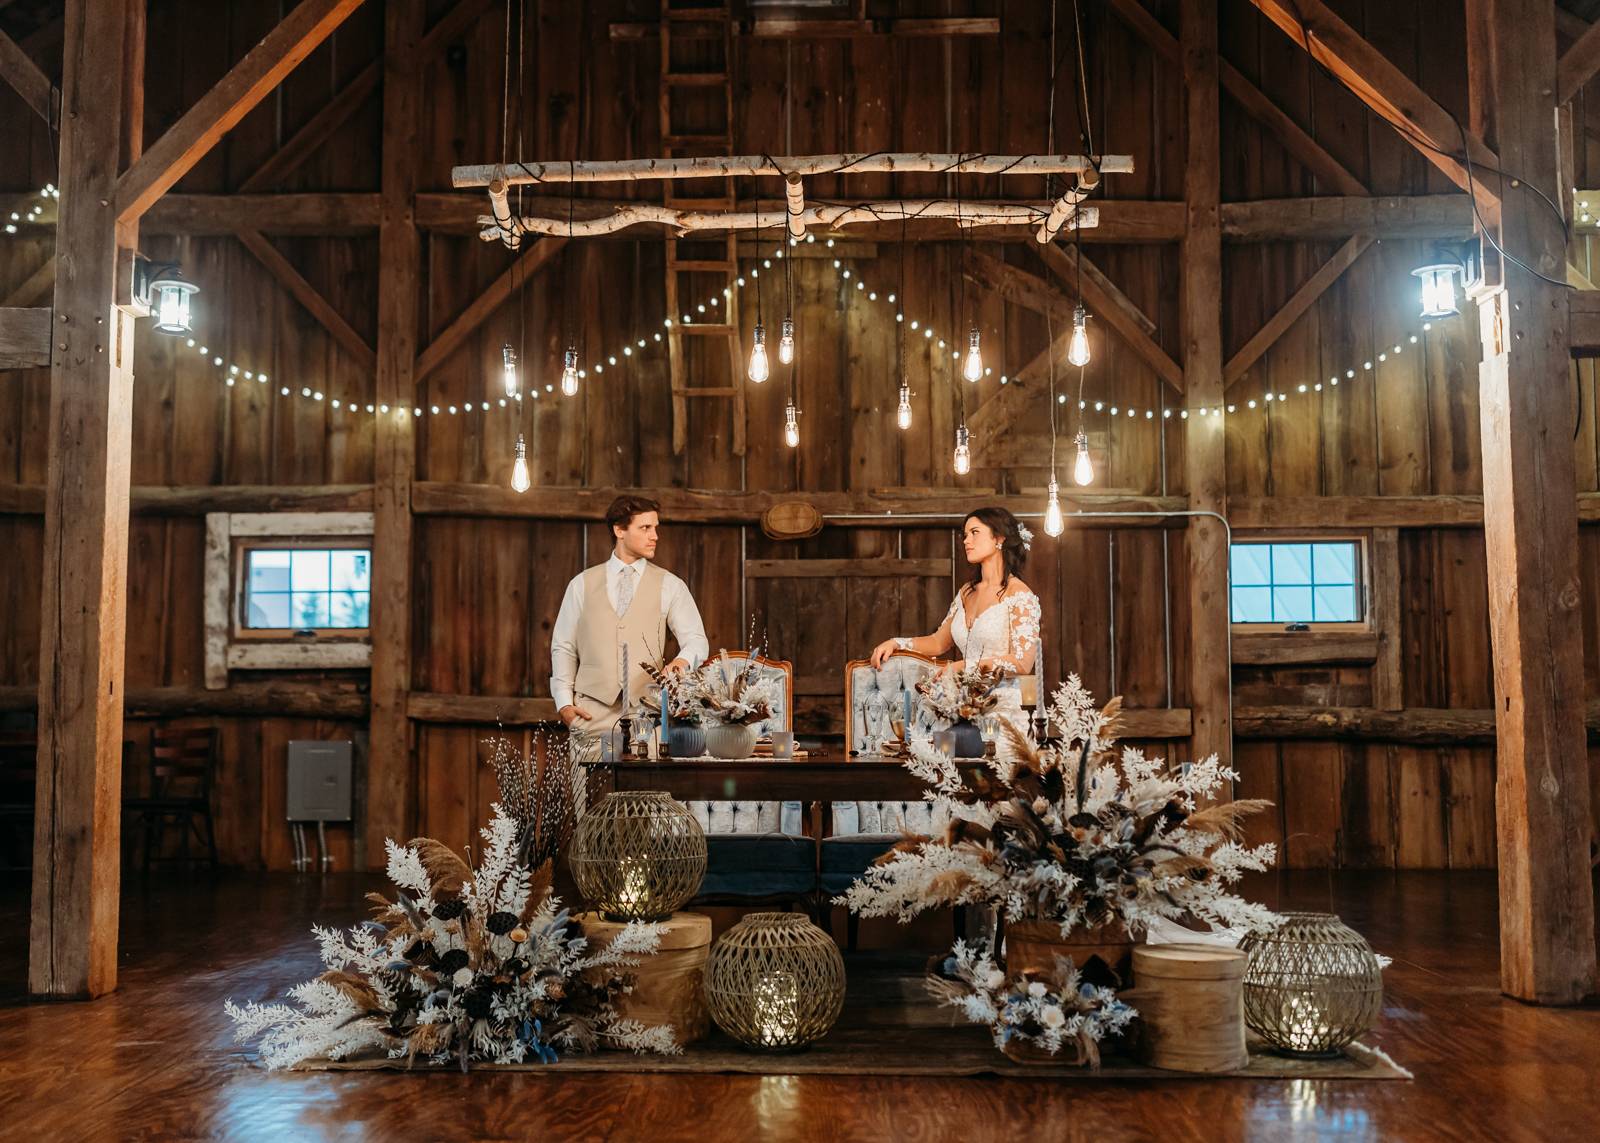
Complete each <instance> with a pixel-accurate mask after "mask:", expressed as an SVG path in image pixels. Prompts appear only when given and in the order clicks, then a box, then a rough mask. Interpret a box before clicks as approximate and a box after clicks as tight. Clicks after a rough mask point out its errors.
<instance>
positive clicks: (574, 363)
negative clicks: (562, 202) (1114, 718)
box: [561, 183, 580, 397]
mask: <svg viewBox="0 0 1600 1143" xmlns="http://www.w3.org/2000/svg"><path fill="white" fill-rule="evenodd" d="M577 187H578V184H577V183H573V184H572V189H571V190H570V191H569V192H568V194H567V249H568V250H569V251H570V250H571V249H572V212H573V208H574V206H575V205H576V202H575V199H576V197H577ZM565 308H566V310H567V315H566V320H567V351H566V352H565V353H563V354H562V355H561V395H562V396H563V397H576V396H577V395H578V378H579V375H580V374H579V371H578V337H577V334H576V332H575V328H576V325H577V323H576V322H574V321H573V320H572V306H571V299H570V298H569V299H568V301H567V304H566V306H565Z"/></svg>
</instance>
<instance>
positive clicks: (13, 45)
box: [0, 32, 61, 127]
mask: <svg viewBox="0 0 1600 1143" xmlns="http://www.w3.org/2000/svg"><path fill="white" fill-rule="evenodd" d="M0 79H4V80H5V81H6V82H7V83H9V84H10V85H11V86H12V87H14V88H15V89H16V92H17V94H18V95H20V96H22V101H23V102H24V103H26V104H27V105H28V106H29V107H31V108H33V110H34V111H35V112H37V113H38V115H39V117H40V118H42V119H43V120H44V121H45V122H46V123H48V124H49V125H50V126H52V127H54V126H55V125H56V121H57V119H58V118H59V117H60V112H61V93H60V92H59V91H57V90H56V85H55V84H53V83H51V82H50V77H49V76H47V75H45V74H44V71H43V69H41V68H40V67H39V65H38V64H36V63H34V62H33V59H32V58H31V57H30V56H29V55H28V53H27V52H25V51H23V50H22V48H21V47H20V46H18V44H17V42H16V41H15V40H13V39H12V38H11V37H10V36H8V35H6V34H5V33H4V32H0Z"/></svg>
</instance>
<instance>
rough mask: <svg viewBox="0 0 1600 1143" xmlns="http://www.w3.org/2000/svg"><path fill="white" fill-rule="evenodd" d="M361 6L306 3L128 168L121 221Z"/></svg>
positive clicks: (120, 192) (340, 0) (351, 1)
mask: <svg viewBox="0 0 1600 1143" xmlns="http://www.w3.org/2000/svg"><path fill="white" fill-rule="evenodd" d="M360 4H361V0H301V2H300V4H299V5H298V6H297V7H296V8H295V9H294V11H292V12H290V13H289V14H288V15H287V16H285V17H284V18H283V21H282V22H281V23H280V24H279V25H278V26H277V27H276V28H274V29H273V30H272V31H270V32H268V33H267V35H266V37H265V38H264V39H262V41H261V42H260V43H258V44H257V45H256V46H255V47H253V48H251V49H250V50H249V51H248V52H246V53H245V55H244V58H243V59H241V60H240V61H239V62H238V63H236V64H234V66H233V67H232V68H231V69H230V70H229V71H228V74H227V75H225V76H223V77H222V78H221V79H220V80H218V81H217V84H216V86H215V87H213V88H212V89H211V90H210V91H208V92H206V94H204V95H202V96H201V97H200V101H199V102H198V103H196V104H195V105H194V106H193V107H191V108H190V109H189V110H188V111H186V112H185V113H184V115H183V117H182V118H181V119H179V120H178V122H177V123H175V124H173V125H172V127H170V128H169V129H168V130H167V132H166V134H164V135H162V136H161V138H160V139H158V140H157V141H156V142H155V145H154V146H152V147H150V148H149V149H148V150H146V151H145V153H144V154H143V155H141V156H140V157H139V159H138V161H137V162H135V163H134V164H133V165H132V166H131V167H129V168H128V170H127V173H125V174H124V175H123V176H122V178H121V179H120V180H119V181H118V184H117V193H116V202H117V217H118V219H119V220H129V219H137V218H138V217H139V216H141V215H142V214H144V212H145V211H147V210H149V209H150V207H151V206H153V205H154V204H155V202H156V200H157V199H159V198H160V197H161V196H162V195H164V194H166V193H167V191H168V190H170V189H172V186H173V184H175V183H176V182H177V181H178V180H179V179H181V178H182V177H183V176H184V175H185V174H187V173H188V171H189V169H190V168H191V167H193V166H194V165H195V164H196V163H198V162H199V161H200V160H201V158H203V157H204V156H205V154H206V152H207V151H209V150H211V148H212V147H214V146H216V144H217V140H219V139H221V138H222V137H223V136H224V135H226V134H227V133H228V131H229V130H231V129H232V127H233V125H234V124H235V123H237V122H239V120H241V119H243V118H244V117H245V116H246V115H247V114H249V112H250V110H251V109H252V108H253V107H255V106H256V104H258V103H260V102H261V100H263V99H265V98H266V97H267V95H268V94H269V93H270V92H271V91H272V90H273V88H275V87H277V86H278V84H279V83H281V82H282V81H283V78H284V77H285V76H287V75H288V74H289V73H290V72H291V71H293V70H294V69H295V67H296V66H298V65H299V63H300V61H301V60H303V59H305V58H306V56H308V55H310V54H311V53H312V51H314V50H315V49H316V47H317V45H318V44H320V43H322V41H323V40H325V39H327V38H328V36H330V35H332V34H333V30H334V29H335V28H337V27H338V26H339V25H340V24H342V23H344V21H345V18H346V17H347V16H349V15H350V13H351V12H353V11H355V10H356V8H358V7H359V6H360Z"/></svg>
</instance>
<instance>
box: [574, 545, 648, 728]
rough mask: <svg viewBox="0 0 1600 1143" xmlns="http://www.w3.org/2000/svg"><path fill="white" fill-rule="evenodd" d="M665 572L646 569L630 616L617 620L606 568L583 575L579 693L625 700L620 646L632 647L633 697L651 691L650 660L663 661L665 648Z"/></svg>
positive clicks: (605, 700)
mask: <svg viewBox="0 0 1600 1143" xmlns="http://www.w3.org/2000/svg"><path fill="white" fill-rule="evenodd" d="M663 575H665V573H664V572H663V571H662V570H661V569H660V568H658V567H656V566H655V565H654V564H650V565H649V566H648V567H646V568H645V571H644V574H643V575H642V576H640V577H639V584H638V586H637V587H636V588H635V589H634V593H633V602H632V603H630V604H629V605H628V613H627V614H626V615H624V616H622V617H620V618H619V617H618V616H617V609H616V608H614V607H612V606H611V599H610V597H609V596H608V595H607V594H606V565H605V564H600V565H598V566H596V567H592V568H590V569H589V570H587V571H585V572H584V573H583V614H582V616H581V618H580V619H579V621H578V678H577V680H576V682H575V684H574V686H575V687H576V689H577V692H578V693H579V694H580V695H587V696H588V697H590V698H592V699H595V700H597V701H599V702H603V703H607V704H615V703H616V702H617V701H618V700H619V699H620V698H621V697H622V648H623V647H624V646H626V647H627V648H628V676H629V687H628V694H629V696H630V697H631V698H632V699H633V700H634V701H635V702H637V701H638V700H639V696H640V695H642V694H643V693H644V691H645V689H646V688H647V687H649V686H650V676H649V675H647V674H645V671H644V664H645V663H646V662H659V661H660V660H661V656H662V654H663V652H664V650H665V648H666V638H667V617H666V615H665V614H664V613H663V612H662V610H661V581H662V576H663Z"/></svg>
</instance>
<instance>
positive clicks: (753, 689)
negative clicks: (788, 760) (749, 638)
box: [689, 649, 783, 758]
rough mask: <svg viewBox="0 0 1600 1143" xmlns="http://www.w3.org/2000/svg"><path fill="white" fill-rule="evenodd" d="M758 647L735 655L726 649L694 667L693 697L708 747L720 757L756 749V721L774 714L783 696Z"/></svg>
mask: <svg viewBox="0 0 1600 1143" xmlns="http://www.w3.org/2000/svg"><path fill="white" fill-rule="evenodd" d="M759 655H760V651H759V649H757V650H755V651H752V652H751V653H750V655H749V656H748V657H746V658H740V659H735V658H734V657H733V656H732V655H729V654H728V653H727V652H726V651H723V652H721V653H720V654H718V655H716V656H715V657H713V658H711V659H708V660H706V662H705V663H703V664H701V666H700V669H699V670H698V671H695V672H694V674H693V676H692V679H693V685H692V689H691V690H690V692H689V695H690V701H692V702H693V703H695V704H696V705H697V706H698V708H699V711H700V725H701V726H702V727H703V728H704V729H705V736H706V749H707V750H709V751H710V752H711V754H712V755H713V756H714V757H717V758H748V757H750V756H751V755H753V754H754V753H755V744H756V724H757V723H760V722H764V721H766V720H767V719H769V718H771V717H772V716H773V715H774V713H776V712H777V710H778V709H779V706H780V704H781V702H782V699H783V693H782V691H781V690H780V684H779V681H778V679H777V678H776V677H774V676H773V675H772V674H770V673H768V672H766V671H765V670H764V669H763V665H762V663H761V661H760V660H759V658H758V656H759Z"/></svg>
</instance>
